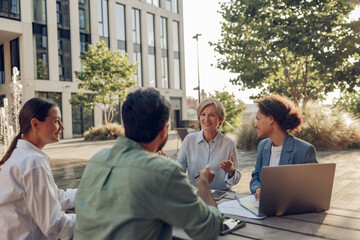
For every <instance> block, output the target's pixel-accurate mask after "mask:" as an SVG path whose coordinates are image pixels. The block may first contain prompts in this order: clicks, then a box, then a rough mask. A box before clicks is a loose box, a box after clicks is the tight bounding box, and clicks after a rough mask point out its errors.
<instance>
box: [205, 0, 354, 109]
mask: <svg viewBox="0 0 360 240" xmlns="http://www.w3.org/2000/svg"><path fill="white" fill-rule="evenodd" d="M355 6H356V5H355V4H354V1H351V2H350V1H337V0H324V1H305V0H300V1H289V0H275V1H273V0H265V1H260V0H230V1H227V2H224V3H222V4H221V11H220V13H221V14H222V16H223V18H224V21H223V22H222V37H221V39H220V40H219V41H218V42H216V43H210V44H211V45H212V46H215V51H216V52H218V53H219V54H220V55H221V57H220V58H219V59H218V64H217V67H218V68H220V69H227V70H229V71H230V72H232V73H237V74H238V75H237V77H236V78H234V79H231V80H230V81H231V82H232V83H233V84H235V85H241V86H242V87H243V88H256V87H260V88H262V89H263V92H262V93H261V94H260V95H266V94H268V93H274V92H276V93H279V94H281V95H287V96H288V97H290V98H291V99H292V100H293V101H294V102H295V103H296V104H298V103H299V102H300V101H301V100H303V101H304V102H305V103H306V102H307V101H308V100H310V99H323V98H325V96H326V94H327V93H328V92H331V91H333V90H334V89H335V88H340V89H342V90H344V91H352V90H353V89H354V87H355V86H356V85H357V84H358V81H357V79H358V78H359V75H360V63H359V59H360V57H359V54H358V53H359V51H360V44H359V43H360V34H359V30H360V21H359V20H357V21H353V22H348V21H347V18H348V16H349V13H350V12H351V11H352V10H353V9H354V8H355Z"/></svg>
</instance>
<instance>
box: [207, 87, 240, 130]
mask: <svg viewBox="0 0 360 240" xmlns="http://www.w3.org/2000/svg"><path fill="white" fill-rule="evenodd" d="M209 97H210V98H215V99H217V100H218V101H219V102H221V104H222V105H223V106H224V108H225V110H226V119H225V122H224V123H223V124H222V125H221V127H220V130H221V131H227V132H233V131H234V130H235V128H237V127H239V125H240V118H241V114H242V113H243V112H244V111H245V109H246V107H245V103H244V102H243V101H241V100H239V99H236V98H235V95H234V94H233V93H232V94H230V93H229V92H227V91H226V90H225V88H224V89H223V90H222V91H215V92H214V94H211V93H210V94H209Z"/></svg>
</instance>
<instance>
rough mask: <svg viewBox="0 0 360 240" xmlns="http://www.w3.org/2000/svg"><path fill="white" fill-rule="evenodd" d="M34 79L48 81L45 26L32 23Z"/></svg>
mask: <svg viewBox="0 0 360 240" xmlns="http://www.w3.org/2000/svg"><path fill="white" fill-rule="evenodd" d="M33 50H34V78H35V79H44V80H48V79H49V74H48V73H49V69H48V61H47V54H48V50H47V31H46V25H42V24H37V23H33Z"/></svg>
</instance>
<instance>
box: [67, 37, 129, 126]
mask: <svg viewBox="0 0 360 240" xmlns="http://www.w3.org/2000/svg"><path fill="white" fill-rule="evenodd" d="M82 64H83V70H84V71H80V72H78V71H75V76H76V78H77V79H78V80H80V82H79V84H78V88H79V93H78V94H77V95H76V96H75V97H73V98H72V100H71V101H70V103H71V104H73V105H75V106H81V107H88V106H91V107H93V106H94V105H95V104H96V103H100V104H103V106H104V108H103V111H104V117H105V120H104V122H105V123H107V122H111V120H112V118H113V115H114V110H113V105H114V103H115V102H118V101H124V100H125V97H126V95H127V90H128V89H129V88H132V87H134V86H135V84H136V82H135V81H134V72H135V71H136V65H132V64H130V63H129V60H128V57H127V55H126V56H125V57H122V56H121V53H120V51H114V52H113V51H112V50H111V49H108V48H107V47H106V43H105V41H100V42H98V43H97V44H96V49H95V48H94V47H93V46H92V45H89V49H88V51H86V52H85V57H84V58H83V59H82ZM84 91H88V92H91V93H93V94H90V96H87V95H86V94H84Z"/></svg>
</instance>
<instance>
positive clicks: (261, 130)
mask: <svg viewBox="0 0 360 240" xmlns="http://www.w3.org/2000/svg"><path fill="white" fill-rule="evenodd" d="M272 121H273V120H272V117H270V116H266V115H264V114H262V113H261V112H260V110H258V111H257V113H256V123H255V128H256V130H257V134H258V137H259V138H261V137H269V135H270V133H271V131H272V130H273V127H272Z"/></svg>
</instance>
